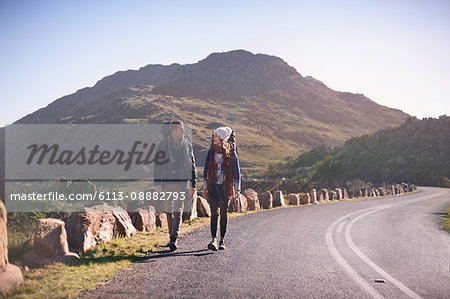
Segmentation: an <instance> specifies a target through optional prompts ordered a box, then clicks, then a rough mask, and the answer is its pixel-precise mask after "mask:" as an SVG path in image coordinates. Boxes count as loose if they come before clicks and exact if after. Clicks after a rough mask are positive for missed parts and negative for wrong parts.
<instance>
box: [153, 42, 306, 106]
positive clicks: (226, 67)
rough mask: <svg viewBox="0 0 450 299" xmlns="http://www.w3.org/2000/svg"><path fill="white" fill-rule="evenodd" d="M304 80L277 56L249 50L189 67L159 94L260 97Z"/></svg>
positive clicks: (220, 55) (218, 55) (214, 55)
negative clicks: (287, 84) (293, 81)
mask: <svg viewBox="0 0 450 299" xmlns="http://www.w3.org/2000/svg"><path fill="white" fill-rule="evenodd" d="M292 78H294V79H297V80H298V79H301V78H302V76H301V75H300V74H299V73H298V72H297V71H296V70H295V69H294V68H293V67H291V66H289V65H288V64H287V63H286V62H285V61H284V60H282V59H281V58H279V57H276V56H270V55H265V54H253V53H251V52H249V51H246V50H233V51H229V52H222V53H212V54H210V55H209V56H208V57H206V58H205V59H203V60H200V61H199V62H198V63H196V64H190V65H185V66H184V67H183V70H180V72H178V73H177V75H176V76H175V77H174V78H173V80H171V81H169V82H167V83H166V84H162V85H160V86H158V87H156V88H155V89H154V92H155V93H160V94H168V95H190V96H196V97H205V96H206V97H208V96H212V95H214V96H216V97H217V96H219V97H240V96H257V95H261V94H264V93H266V92H268V91H273V90H277V89H280V88H282V86H286V82H288V81H290V80H291V79H292Z"/></svg>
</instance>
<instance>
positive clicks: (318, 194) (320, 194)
mask: <svg viewBox="0 0 450 299" xmlns="http://www.w3.org/2000/svg"><path fill="white" fill-rule="evenodd" d="M316 196H317V201H320V202H324V201H325V200H324V198H325V197H324V196H323V194H322V192H320V191H317V192H316Z"/></svg>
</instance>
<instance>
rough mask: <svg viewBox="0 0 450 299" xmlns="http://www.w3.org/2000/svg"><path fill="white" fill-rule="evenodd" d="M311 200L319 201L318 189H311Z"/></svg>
mask: <svg viewBox="0 0 450 299" xmlns="http://www.w3.org/2000/svg"><path fill="white" fill-rule="evenodd" d="M309 202H310V203H316V202H317V193H316V189H311V190H310V191H309Z"/></svg>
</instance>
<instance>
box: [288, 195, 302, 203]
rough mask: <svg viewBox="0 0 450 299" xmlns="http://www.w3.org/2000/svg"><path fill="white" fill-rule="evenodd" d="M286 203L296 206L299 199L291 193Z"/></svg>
mask: <svg viewBox="0 0 450 299" xmlns="http://www.w3.org/2000/svg"><path fill="white" fill-rule="evenodd" d="M288 202H289V204H290V205H294V206H298V205H299V204H300V198H299V197H298V194H295V193H291V194H289V195H288Z"/></svg>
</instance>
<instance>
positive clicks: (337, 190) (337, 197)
mask: <svg viewBox="0 0 450 299" xmlns="http://www.w3.org/2000/svg"><path fill="white" fill-rule="evenodd" d="M334 191H335V192H336V199H337V200H342V199H343V198H342V189H341V188H335V189H334Z"/></svg>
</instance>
